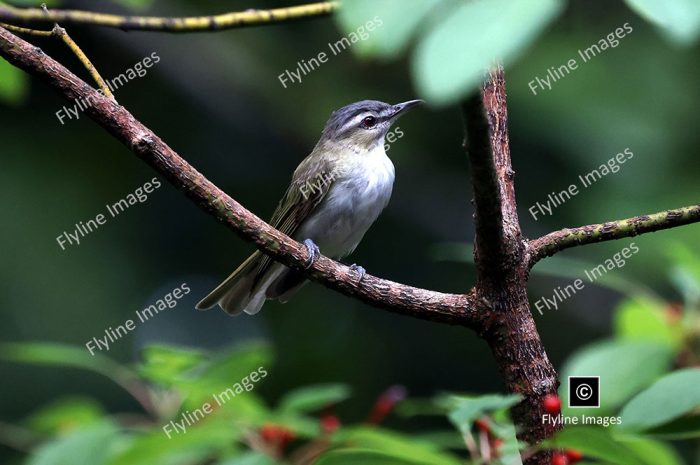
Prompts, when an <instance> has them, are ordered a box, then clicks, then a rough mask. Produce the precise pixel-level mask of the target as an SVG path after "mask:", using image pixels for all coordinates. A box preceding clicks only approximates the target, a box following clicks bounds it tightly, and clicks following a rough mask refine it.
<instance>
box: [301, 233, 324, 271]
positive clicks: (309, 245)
mask: <svg viewBox="0 0 700 465" xmlns="http://www.w3.org/2000/svg"><path fill="white" fill-rule="evenodd" d="M304 245H305V246H306V250H308V251H309V258H308V259H307V260H306V263H305V264H304V267H305V268H306V269H307V270H308V269H309V268H311V267H312V266H313V264H314V262H315V261H316V260H318V257H319V255H321V251H320V250H319V248H318V246H317V245H316V244H315V243H314V241H312V240H311V239H306V240H304Z"/></svg>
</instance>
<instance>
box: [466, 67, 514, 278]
mask: <svg viewBox="0 0 700 465" xmlns="http://www.w3.org/2000/svg"><path fill="white" fill-rule="evenodd" d="M462 110H463V114H464V115H465V120H466V141H465V146H466V147H467V151H468V154H469V161H470V164H471V167H472V180H473V183H474V207H475V214H474V218H475V226H476V238H475V241H474V244H475V246H474V258H475V262H476V263H477V272H478V281H479V284H482V283H483V284H484V285H486V286H491V285H492V284H494V283H496V282H500V281H502V279H503V278H504V277H505V275H506V274H508V272H509V270H512V269H515V268H516V266H517V263H514V262H513V259H517V257H519V256H520V255H521V254H522V252H523V250H522V243H523V242H522V240H521V237H522V236H521V232H520V223H519V221H518V212H517V209H516V207H515V205H516V202H515V189H514V183H513V178H514V174H515V173H514V172H513V170H512V168H511V161H510V147H509V143H508V112H507V106H506V94H505V81H504V77H503V69H502V68H501V67H498V68H497V69H496V70H494V71H492V72H491V74H490V76H489V77H488V78H487V80H486V83H485V85H484V87H483V89H482V92H481V95H476V96H474V97H473V98H472V99H470V100H469V101H468V102H467V103H465V104H464V105H463V108H462Z"/></svg>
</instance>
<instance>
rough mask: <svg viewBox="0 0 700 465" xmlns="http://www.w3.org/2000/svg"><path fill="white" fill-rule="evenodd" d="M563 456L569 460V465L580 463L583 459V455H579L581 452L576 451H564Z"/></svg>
mask: <svg viewBox="0 0 700 465" xmlns="http://www.w3.org/2000/svg"><path fill="white" fill-rule="evenodd" d="M564 454H566V458H567V459H569V463H576V462H580V461H581V459H582V458H583V454H582V453H581V451H579V450H576V449H569V450H566V451H564Z"/></svg>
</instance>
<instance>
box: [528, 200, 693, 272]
mask: <svg viewBox="0 0 700 465" xmlns="http://www.w3.org/2000/svg"><path fill="white" fill-rule="evenodd" d="M697 222H700V204H698V205H693V206H691V207H684V208H677V209H675V210H666V211H662V212H658V213H652V214H650V215H641V216H635V217H633V218H627V219H624V220H618V221H609V222H607V223H602V224H589V225H588V226H581V227H578V228H566V229H562V230H560V231H555V232H552V233H549V234H547V235H546V236H542V237H540V238H539V239H534V240H531V241H530V243H529V248H530V258H529V265H530V268H532V267H533V266H534V265H535V263H537V262H538V261H540V260H542V259H543V258H545V257H551V256H552V255H554V254H555V253H557V252H560V251H562V250H564V249H568V248H570V247H576V246H579V245H586V244H592V243H595V242H604V241H612V240H615V239H623V238H625V237H634V236H638V235H640V234H646V233H650V232H655V231H661V230H663V229H670V228H675V227H677V226H683V225H686V224H691V223H697Z"/></svg>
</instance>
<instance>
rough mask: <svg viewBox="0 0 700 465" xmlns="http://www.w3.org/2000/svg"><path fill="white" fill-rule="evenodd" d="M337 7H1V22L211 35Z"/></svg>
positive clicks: (326, 4)
mask: <svg viewBox="0 0 700 465" xmlns="http://www.w3.org/2000/svg"><path fill="white" fill-rule="evenodd" d="M338 6H339V3H338V2H318V3H310V4H307V5H297V6H291V7H284V8H274V9H269V10H258V9H250V10H246V11H238V12H230V13H224V14H220V15H213V16H191V17H181V18H169V17H159V16H121V15H113V14H106V13H94V12H90V11H78V10H55V9H52V10H51V11H50V13H49V14H48V15H46V14H44V12H43V11H42V10H41V9H40V8H17V7H13V6H9V5H2V4H0V20H2V21H4V22H10V23H16V22H22V23H54V22H58V23H61V24H63V25H66V24H91V25H94V26H105V27H113V28H117V29H122V30H124V31H129V30H139V31H160V32H208V31H218V30H222V29H232V28H241V27H248V26H257V25H267V24H276V23H283V22H289V21H296V20H302V19H310V18H318V17H323V16H328V15H330V14H331V13H333V12H334V11H335V10H336V9H337V8H338Z"/></svg>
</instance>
